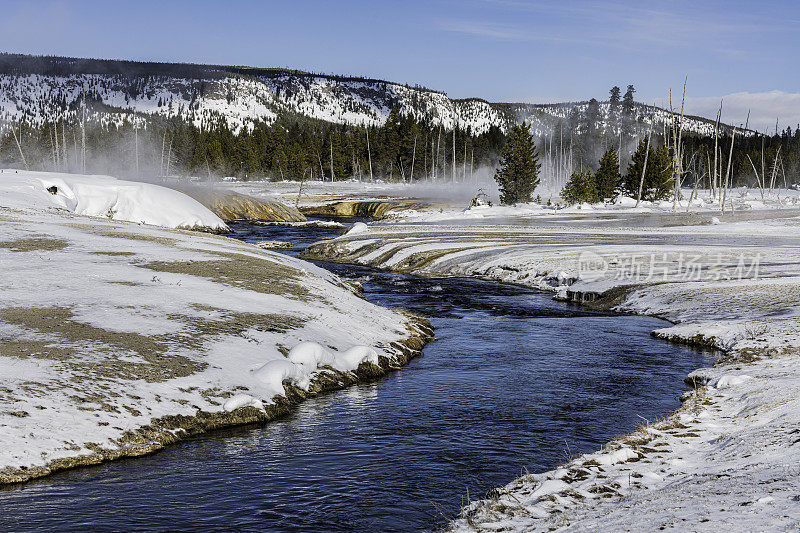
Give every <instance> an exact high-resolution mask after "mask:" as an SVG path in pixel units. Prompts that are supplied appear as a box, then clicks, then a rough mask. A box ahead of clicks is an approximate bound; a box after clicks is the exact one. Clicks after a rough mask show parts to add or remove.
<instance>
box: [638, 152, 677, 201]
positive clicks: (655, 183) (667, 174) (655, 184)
mask: <svg viewBox="0 0 800 533" xmlns="http://www.w3.org/2000/svg"><path fill="white" fill-rule="evenodd" d="M647 166H650V163H647ZM651 168H652V173H651V172H650V171H649V169H648V172H647V174H648V175H649V178H650V181H649V182H648V183H646V184H645V185H646V186H647V189H646V190H647V196H645V200H650V201H655V200H664V199H665V198H669V197H670V195H671V194H672V186H673V184H674V181H673V180H674V179H675V176H674V175H673V172H672V156H671V155H670V153H669V148H667V147H666V146H663V145H661V146H659V147H658V149H657V150H656V153H655V157H654V158H653V166H652V167H651Z"/></svg>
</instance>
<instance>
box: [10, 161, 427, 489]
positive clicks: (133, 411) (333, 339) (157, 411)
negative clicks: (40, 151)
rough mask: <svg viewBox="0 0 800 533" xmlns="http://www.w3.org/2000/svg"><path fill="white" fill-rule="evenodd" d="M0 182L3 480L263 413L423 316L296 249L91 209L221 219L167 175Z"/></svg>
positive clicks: (366, 357)
mask: <svg viewBox="0 0 800 533" xmlns="http://www.w3.org/2000/svg"><path fill="white" fill-rule="evenodd" d="M51 185H56V186H57V187H58V193H57V194H56V195H52V194H50V193H49V192H47V191H46V190H45V188H46V187H49V186H51ZM0 187H2V189H1V190H2V196H0V204H1V205H2V207H0V273H1V275H0V295H2V304H0V483H1V482H12V481H21V480H25V479H28V478H31V477H36V476H40V475H45V474H47V473H49V472H51V471H53V470H57V469H61V468H66V467H71V466H76V465H80V464H89V463H94V462H98V461H100V460H104V459H113V458H116V457H119V456H123V455H139V454H142V453H148V452H151V451H153V450H155V449H158V448H160V447H162V446H165V445H166V444H169V443H170V442H174V441H176V440H178V439H180V438H182V437H183V436H186V435H191V434H196V433H198V432H200V431H204V430H207V429H210V428H214V427H221V426H225V425H231V424H236V423H243V422H252V421H259V420H260V421H263V420H269V419H271V418H273V417H275V416H278V415H279V414H281V413H283V412H286V411H287V410H288V409H290V408H291V406H292V405H293V404H294V403H296V402H297V401H300V400H301V399H302V398H303V397H305V396H306V395H308V394H315V393H317V392H319V391H321V390H328V389H331V388H337V387H342V386H345V385H347V384H349V383H353V382H354V381H356V380H357V379H358V378H359V376H361V377H364V376H374V375H379V374H381V373H383V371H384V370H385V369H386V368H387V367H388V366H389V365H396V364H401V363H404V362H405V361H406V360H407V359H408V357H409V356H410V355H412V353H413V351H414V349H419V348H420V347H421V344H422V337H424V336H425V334H423V333H421V331H422V330H425V331H427V329H426V328H425V326H424V325H420V324H422V322H420V321H419V320H418V319H416V318H411V317H410V316H407V315H405V314H403V313H400V312H398V311H394V310H389V309H384V308H381V307H378V306H375V305H373V304H370V303H368V302H366V301H365V300H364V299H362V298H360V297H359V296H358V294H357V292H356V290H355V289H354V288H353V287H351V286H349V285H348V284H346V283H344V282H342V281H341V280H340V279H339V278H337V277H336V276H334V275H332V274H331V273H329V272H328V271H326V270H323V269H321V268H318V267H315V266H314V265H312V264H309V263H306V262H304V261H301V260H298V259H293V258H289V257H287V256H284V255H281V254H278V253H276V252H272V251H268V250H262V249H260V248H259V247H257V246H253V245H249V244H245V243H242V242H240V241H236V240H232V239H228V238H226V237H221V236H217V235H212V234H201V233H196V232H188V231H181V230H173V229H166V228H159V227H157V226H152V225H142V224H137V223H133V222H122V221H119V220H109V217H106V216H105V213H104V212H103V210H105V209H107V208H108V207H113V206H118V207H119V210H118V211H116V214H117V215H120V213H125V214H124V215H120V216H126V217H129V218H131V219H133V220H135V221H137V222H139V221H143V222H147V223H149V224H156V223H158V224H164V225H175V226H179V225H189V224H191V225H198V224H200V225H209V224H211V223H213V222H214V221H218V219H216V218H215V217H214V218H210V217H209V215H210V213H209V212H207V210H205V208H202V210H199V209H197V206H199V205H200V204H196V202H194V201H193V200H192V201H191V202H188V201H187V200H186V197H185V196H183V195H181V194H180V193H177V192H175V191H171V190H169V189H163V190H162V188H160V187H154V186H146V185H143V184H135V185H130V184H125V183H124V182H119V181H116V180H113V179H111V178H96V177H71V176H51V175H40V174H33V173H29V174H27V175H25V174H20V173H12V174H9V173H8V172H4V173H3V174H0ZM127 187H134V188H133V189H131V190H127V189H126V188H127ZM40 189H41V190H40ZM165 191H168V193H167V192H165ZM162 195H167V196H162ZM110 198H112V199H113V201H111V200H110ZM151 201H152V202H154V203H149V202H151ZM158 202H162V203H158ZM97 206H100V207H97ZM107 206H108V207H107ZM201 207H202V206H201ZM167 208H168V209H167ZM98 210H99V211H98ZM77 213H86V214H92V215H99V216H100V217H101V218H88V217H85V216H80V215H79V214H77ZM211 216H212V217H213V215H211ZM186 217H189V218H186ZM192 217H195V218H192ZM111 218H115V219H116V218H119V216H115V217H111ZM418 328H422V329H421V330H420V329H418Z"/></svg>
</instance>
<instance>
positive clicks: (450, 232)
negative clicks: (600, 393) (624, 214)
mask: <svg viewBox="0 0 800 533" xmlns="http://www.w3.org/2000/svg"><path fill="white" fill-rule="evenodd" d="M754 226H756V227H755V228H754ZM794 226H795V224H794V222H792V221H791V219H788V220H784V221H770V222H769V223H759V224H756V225H754V224H746V223H744V224H728V225H725V226H724V227H722V228H719V227H716V228H705V229H703V228H698V227H688V228H669V229H664V228H660V230H662V231H663V233H664V234H666V235H667V237H665V238H664V239H662V240H663V241H664V242H663V243H658V242H657V243H653V244H650V243H648V244H647V245H642V244H639V243H636V244H628V245H625V244H623V243H624V242H625V241H624V238H625V237H630V235H631V231H630V230H629V229H624V228H621V229H619V230H613V229H609V228H603V229H602V231H600V232H598V234H601V235H603V236H605V237H608V235H609V234H611V236H612V237H617V240H615V241H612V242H610V243H598V240H599V239H596V238H594V237H593V236H592V234H591V231H592V228H587V227H582V228H580V229H579V230H573V229H569V230H564V229H561V231H553V230H552V228H551V229H542V228H536V227H533V228H520V227H518V226H515V227H513V228H512V227H497V226H493V227H454V226H438V227H433V228H432V227H430V226H428V227H424V226H401V225H384V226H381V225H371V226H369V227H368V228H363V227H362V228H359V229H358V230H357V231H356V232H351V233H348V234H345V235H343V236H341V237H339V238H336V239H333V240H328V241H323V242H321V243H318V244H317V245H314V246H312V247H309V248H308V249H307V251H306V252H305V253H304V254H303V257H306V258H310V259H322V260H326V261H337V262H344V263H354V264H361V265H366V266H370V267H373V268H383V269H389V270H396V271H400V272H406V273H413V274H417V275H426V276H434V277H435V276H439V277H446V276H462V277H478V278H482V279H489V280H494V281H502V282H506V283H517V284H521V285H524V286H527V287H536V288H540V289H545V290H550V291H554V292H557V293H558V294H559V295H560V296H561V297H563V298H565V299H571V300H575V301H587V300H592V301H591V302H590V305H595V306H604V307H605V308H610V309H614V310H616V311H622V312H628V313H637V314H643V315H653V316H658V317H659V318H666V319H668V320H670V321H671V322H673V324H674V325H673V326H671V327H667V328H662V329H659V330H657V331H655V332H654V335H656V336H658V337H661V338H664V339H668V340H671V341H676V342H684V343H689V344H696V345H702V346H706V347H714V348H717V349H720V350H722V351H724V353H725V356H724V357H722V358H721V359H720V360H719V361H718V362H717V364H715V365H714V366H713V367H712V368H706V369H698V370H696V371H695V372H692V373H691V374H690V375H689V376H688V377H687V384H689V385H690V386H691V387H692V390H690V391H689V392H687V393H686V394H684V395H683V397H682V400H683V404H682V406H681V407H680V408H679V409H678V410H677V411H676V412H675V413H673V414H672V415H670V416H669V417H667V418H665V419H664V420H659V421H644V420H643V423H642V426H641V427H640V428H638V429H637V431H636V432H634V433H632V434H630V435H626V436H623V437H620V438H619V439H616V440H614V441H612V442H609V443H608V444H607V445H606V446H604V448H603V449H602V450H600V451H598V452H596V453H592V454H586V455H582V456H580V457H577V458H575V459H574V460H572V461H570V462H569V463H567V464H564V465H562V466H561V467H559V468H557V469H555V470H552V471H549V472H544V473H538V474H531V475H526V476H523V477H521V478H518V479H517V480H514V481H512V482H511V483H510V484H508V485H507V486H505V487H499V488H497V489H496V490H493V491H490V493H489V494H488V495H487V498H486V499H483V500H479V501H475V502H472V503H470V504H469V505H468V506H466V507H465V508H464V509H463V510H462V513H461V515H460V516H459V517H458V518H457V519H456V520H454V521H453V522H452V523H451V524H450V528H451V529H452V530H481V531H483V530H486V531H495V530H509V529H511V530H523V531H549V530H554V529H555V530H566V531H572V530H574V531H583V530H587V529H588V530H594V529H598V528H602V529H612V530H632V531H645V530H652V529H656V528H659V527H663V528H664V529H686V528H687V527H689V528H692V529H694V530H709V531H714V530H717V531H718V530H719V528H720V526H723V527H731V528H733V529H734V530H753V529H757V530H776V531H782V530H792V529H796V528H797V527H798V525H799V524H800V503H798V499H799V498H800V496H798V494H799V493H800V482H799V481H798V479H799V476H800V466H798V465H800V357H798V348H799V347H800V333H798V332H800V320H798V318H797V313H796V311H795V309H796V308H797V307H798V306H800V290H798V286H800V276H798V272H800V268H798V267H799V266H800V252H798V250H797V249H796V248H794V247H793V248H788V249H787V248H785V247H784V248H780V247H775V246H774V245H772V242H774V241H770V238H774V237H786V236H787V235H791V234H792V233H793V230H794V229H795V228H794ZM615 232H616V233H617V235H614V233H615ZM697 233H701V234H702V233H705V234H706V235H708V236H709V238H713V239H717V240H719V241H720V245H722V246H725V247H726V248H727V249H728V250H732V251H736V247H735V245H734V246H733V247H732V245H731V243H736V242H738V241H737V240H736V239H738V238H742V237H747V238H752V239H754V240H755V246H753V245H750V246H748V248H747V250H748V251H751V252H752V251H753V250H754V249H755V250H757V251H758V252H759V253H762V254H763V257H764V259H763V261H764V263H766V264H767V266H766V267H765V272H764V274H765V277H763V278H760V279H743V280H716V281H696V282H693V281H685V280H681V279H678V278H674V279H667V280H666V281H667V282H666V283H664V282H660V283H650V284H647V283H645V284H641V283H638V284H629V285H625V284H624V283H609V282H607V281H600V282H587V281H579V280H577V279H576V275H575V263H576V261H577V259H578V257H577V256H578V254H579V252H580V251H585V250H587V249H588V250H591V251H592V252H594V253H598V254H603V253H610V252H613V253H617V254H620V253H625V252H626V251H627V252H629V253H636V252H641V250H642V249H645V250H646V249H652V250H653V251H656V252H658V253H664V252H667V253H675V252H678V251H682V250H689V249H692V250H693V251H695V252H696V253H698V254H699V255H700V256H701V259H700V260H701V261H706V262H708V263H709V264H710V262H711V261H713V260H714V258H713V257H712V256H713V254H714V253H715V252H716V250H713V249H709V250H706V249H705V248H706V247H703V248H698V247H692V246H690V245H687V244H685V243H683V242H682V239H684V238H685V237H686V236H688V235H696V234H697ZM765 237H766V238H765ZM576 241H577V242H581V244H582V246H581V247H580V250H576V247H574V246H570V245H569V244H571V243H573V242H576ZM601 242H602V241H601ZM769 265H777V266H769ZM770 269H772V270H770ZM720 302H725V305H720Z"/></svg>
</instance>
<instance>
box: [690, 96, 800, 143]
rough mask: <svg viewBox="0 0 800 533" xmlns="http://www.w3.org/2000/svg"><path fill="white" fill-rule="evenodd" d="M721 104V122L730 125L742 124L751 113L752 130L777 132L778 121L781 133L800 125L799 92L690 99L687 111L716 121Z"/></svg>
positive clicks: (750, 125)
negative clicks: (776, 124)
mask: <svg viewBox="0 0 800 533" xmlns="http://www.w3.org/2000/svg"><path fill="white" fill-rule="evenodd" d="M720 100H722V101H723V105H722V120H723V121H725V122H727V123H728V124H743V123H744V122H745V120H747V113H748V111H749V112H750V123H749V127H750V129H755V130H759V131H764V130H766V131H767V132H768V133H774V132H775V121H776V120H777V121H778V128H779V129H780V130H783V129H786V127H787V126H791V127H792V128H795V127H797V124H799V123H800V93H787V92H783V91H767V92H760V93H751V92H739V93H732V94H727V95H725V96H721V97H720V96H711V97H687V98H686V112H687V113H689V114H692V115H699V116H703V117H709V118H714V117H715V116H716V114H717V109H718V108H719V102H720Z"/></svg>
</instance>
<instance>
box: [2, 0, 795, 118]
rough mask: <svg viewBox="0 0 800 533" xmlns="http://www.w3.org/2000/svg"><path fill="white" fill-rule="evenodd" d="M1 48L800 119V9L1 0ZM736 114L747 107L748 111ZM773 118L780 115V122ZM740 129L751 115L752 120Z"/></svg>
mask: <svg viewBox="0 0 800 533" xmlns="http://www.w3.org/2000/svg"><path fill="white" fill-rule="evenodd" d="M2 5H3V6H4V10H3V16H2V18H0V49H2V50H5V51H13V52H25V53H42V54H57V55H71V56H82V57H106V58H127V59H137V60H157V61H191V62H200V63H222V64H243V65H249V66H288V67H293V68H299V69H303V70H311V71H315V72H329V73H337V74H357V75H366V76H373V77H378V78H384V79H389V80H392V81H399V82H405V83H410V84H415V83H416V84H420V85H425V86H428V87H431V88H434V89H438V90H442V91H444V92H446V93H448V94H449V95H450V96H452V97H457V98H461V97H470V96H477V97H481V98H485V99H487V100H491V101H534V102H536V101H553V100H571V99H588V98H591V97H596V98H598V99H602V98H605V97H606V95H607V94H608V89H609V87H610V86H612V85H614V84H618V85H620V86H623V87H624V85H626V84H628V83H633V84H634V85H635V86H636V87H637V99H639V100H641V101H646V102H652V101H654V100H656V99H659V100H660V102H662V103H663V100H664V97H665V95H666V94H667V91H668V90H669V88H670V87H671V88H672V89H673V90H674V91H679V90H680V87H681V86H682V83H683V79H684V76H688V79H689V82H688V94H689V95H690V96H691V100H690V110H691V111H695V112H698V113H703V114H713V112H714V111H713V110H714V109H716V106H717V105H718V100H719V98H720V97H722V96H724V95H734V94H735V96H729V97H728V101H729V102H730V106H729V107H728V106H726V109H729V111H728V112H726V114H728V113H729V114H730V116H729V117H726V118H728V119H729V120H730V121H736V120H740V119H739V118H738V116H734V115H738V114H739V113H741V112H742V110H743V109H744V111H743V112H744V113H745V114H746V109H747V108H749V107H751V106H752V107H754V116H755V121H756V123H757V124H759V125H761V123H763V124H764V127H766V125H767V124H772V127H773V128H774V122H775V115H776V114H782V115H783V118H782V119H781V123H790V124H795V123H796V122H800V96H798V95H797V93H800V68H798V66H800V61H798V59H797V55H798V48H799V47H800V46H799V45H800V2H798V1H797V0H775V1H761V2H759V1H755V0H748V1H740V0H729V1H699V0H697V1H695V2H689V1H685V0H671V1H670V2H668V3H667V2H659V3H648V2H644V1H641V0H640V1H638V2H627V1H568V0H561V1H551V0H546V1H541V2H538V1H525V0H460V1H456V0H441V1H427V2H426V1H417V0H407V1H384V2H377V1H372V2H368V1H348V0H340V1H310V0H308V1H306V0H295V1H288V2H287V1H244V0H243V1H236V0H230V1H228V2H221V1H214V2H211V1H204V0H195V1H192V2H187V1H182V0H169V1H165V0H161V1H157V2H156V1H152V0H137V1H136V2H113V1H110V0H104V1H93V0H86V1H71V2H70V1H65V0H61V1H59V0H50V1H38V0H27V1H17V0H2ZM737 106H738V107H737ZM769 117H771V118H769ZM741 120H743V117H742V118H741Z"/></svg>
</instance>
